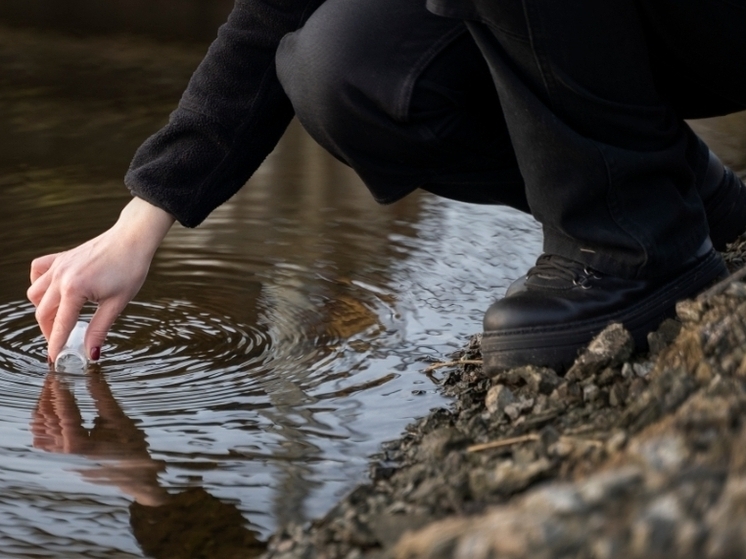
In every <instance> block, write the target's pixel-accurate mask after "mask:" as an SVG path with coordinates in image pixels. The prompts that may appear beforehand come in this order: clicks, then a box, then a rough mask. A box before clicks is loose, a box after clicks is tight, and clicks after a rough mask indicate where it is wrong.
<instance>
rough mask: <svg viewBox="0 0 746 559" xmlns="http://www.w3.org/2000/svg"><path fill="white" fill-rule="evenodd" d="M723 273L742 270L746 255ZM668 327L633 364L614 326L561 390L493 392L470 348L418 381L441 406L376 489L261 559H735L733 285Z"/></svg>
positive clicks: (382, 464)
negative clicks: (439, 395) (432, 388)
mask: <svg viewBox="0 0 746 559" xmlns="http://www.w3.org/2000/svg"><path fill="white" fill-rule="evenodd" d="M725 258H726V262H727V263H728V265H729V267H730V268H731V270H732V271H734V270H736V269H738V268H740V267H741V266H742V265H743V264H744V261H746V240H741V241H739V242H737V243H734V244H733V245H731V246H730V247H729V250H728V252H727V253H726V254H725ZM677 315H678V316H677V320H668V321H666V322H664V323H663V324H662V325H661V327H660V328H659V330H658V331H657V332H655V333H652V334H651V335H650V337H649V341H650V351H649V352H647V353H645V354H642V355H636V354H634V353H633V348H632V345H633V344H632V340H631V338H630V337H629V334H628V333H627V332H626V331H625V330H624V329H622V328H620V327H615V326H612V327H610V328H608V329H607V330H605V331H604V332H603V333H602V334H600V335H599V337H598V338H597V339H596V340H595V341H594V342H593V343H592V344H591V345H590V346H589V348H588V350H587V351H586V352H585V353H584V354H583V355H582V356H581V357H580V358H579V359H578V361H577V362H576V363H575V365H574V366H573V367H572V368H571V369H570V370H569V371H568V372H567V374H566V375H564V376H563V377H561V376H558V375H557V374H555V373H554V371H552V370H549V369H541V368H535V367H524V368H521V369H517V370H513V371H509V372H507V373H505V374H502V375H500V376H498V377H496V378H492V379H490V378H487V377H486V376H485V375H484V374H483V373H482V370H481V366H480V364H479V361H480V358H481V355H480V352H479V347H480V339H479V336H475V337H473V338H472V339H471V340H470V342H469V344H468V346H467V347H466V348H465V349H463V350H462V351H461V352H459V354H458V355H455V356H453V361H452V362H451V363H449V364H435V365H432V366H431V367H430V368H429V371H430V373H429V374H431V375H433V376H434V377H435V378H437V379H438V381H439V383H440V385H441V386H442V390H443V391H444V393H446V394H447V395H449V396H451V397H453V398H454V401H453V404H452V406H451V407H449V408H447V409H446V408H443V409H436V410H433V411H432V412H431V413H430V414H429V415H428V416H427V417H425V418H423V419H421V420H420V421H417V422H416V423H414V424H412V425H410V426H409V428H408V429H407V430H406V432H405V433H404V434H403V435H402V436H401V437H400V438H398V439H396V440H394V441H392V442H390V443H388V444H386V445H384V448H383V449H382V451H381V453H380V454H379V455H377V456H376V457H374V460H373V461H372V463H371V468H370V482H369V483H366V484H364V485H360V486H359V487H357V488H356V489H355V490H354V491H352V492H351V493H350V494H348V495H347V496H346V497H345V498H344V499H343V500H342V501H341V502H340V503H339V504H338V505H337V506H335V507H334V508H333V509H332V510H331V511H330V512H329V513H328V514H327V515H326V516H325V517H324V518H322V519H320V520H318V521H316V522H314V523H312V524H311V525H306V526H287V527H285V528H284V529H283V530H282V531H280V532H278V533H277V534H276V535H275V536H274V537H273V538H272V540H271V541H270V544H269V548H268V552H267V554H266V555H265V557H267V558H272V559H299V558H329V559H331V558H335V559H336V558H358V557H369V558H381V559H383V558H397V559H405V558H407V559H409V558H415V557H416V558H425V557H428V558H443V559H445V558H463V559H466V558H469V559H479V558H487V557H516V558H517V557H532V558H537V557H538V558H544V557H546V558H550V557H551V558H554V557H558V558H559V557H594V558H615V557H620V558H621V557H625V558H627V557H646V558H649V557H663V556H666V557H692V558H694V557H698V558H699V557H713V558H715V557H717V558H720V557H723V558H725V557H741V556H746V530H744V528H745V527H746V513H745V512H744V511H746V425H744V422H743V420H742V417H743V414H744V411H746V284H744V282H743V278H742V277H741V276H739V274H738V273H736V274H734V275H733V276H731V277H730V278H729V279H728V280H726V281H725V282H722V283H721V284H719V285H718V286H716V287H714V288H712V289H710V290H708V291H707V292H705V293H703V294H702V295H700V297H698V298H697V299H696V300H694V301H686V302H682V303H680V304H679V305H678V307H677ZM441 365H442V366H441Z"/></svg>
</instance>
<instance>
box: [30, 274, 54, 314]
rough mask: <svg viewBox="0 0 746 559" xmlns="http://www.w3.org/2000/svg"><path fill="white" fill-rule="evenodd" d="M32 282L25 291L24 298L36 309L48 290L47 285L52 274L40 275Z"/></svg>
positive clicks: (50, 281)
mask: <svg viewBox="0 0 746 559" xmlns="http://www.w3.org/2000/svg"><path fill="white" fill-rule="evenodd" d="M32 281H33V283H32V284H31V287H29V288H28V289H27V290H26V297H27V298H28V300H29V301H31V302H32V303H33V305H34V306H35V307H38V306H39V303H40V302H41V300H42V298H43V297H44V294H45V293H46V292H47V290H48V289H49V285H50V284H51V283H52V274H42V275H41V276H39V277H37V278H36V279H35V280H32Z"/></svg>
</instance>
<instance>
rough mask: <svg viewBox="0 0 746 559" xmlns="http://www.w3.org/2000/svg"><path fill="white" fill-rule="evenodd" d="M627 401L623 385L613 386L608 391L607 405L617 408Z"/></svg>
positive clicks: (625, 389) (625, 388)
mask: <svg viewBox="0 0 746 559" xmlns="http://www.w3.org/2000/svg"><path fill="white" fill-rule="evenodd" d="M626 400H627V387H626V386H624V385H623V384H615V385H614V386H612V387H611V390H609V404H611V405H612V406H614V407H615V408H618V407H620V406H623V405H624V402H625V401H626Z"/></svg>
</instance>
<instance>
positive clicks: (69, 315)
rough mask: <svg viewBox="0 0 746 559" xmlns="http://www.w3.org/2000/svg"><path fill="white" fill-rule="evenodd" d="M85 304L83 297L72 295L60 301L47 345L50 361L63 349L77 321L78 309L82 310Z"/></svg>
mask: <svg viewBox="0 0 746 559" xmlns="http://www.w3.org/2000/svg"><path fill="white" fill-rule="evenodd" d="M85 302H86V298H85V297H81V296H72V295H71V296H67V297H63V298H62V299H61V300H60V303H59V308H58V309H57V315H56V316H55V317H54V324H53V326H52V332H51V335H50V336H49V338H48V343H47V353H48V355H49V359H50V360H51V361H54V360H55V359H57V355H58V354H59V352H60V350H62V348H63V347H64V345H65V342H66V341H67V338H68V337H69V336H70V332H72V330H73V328H74V327H75V323H76V322H77V321H78V316H79V315H80V309H82V308H83V305H84V304H85Z"/></svg>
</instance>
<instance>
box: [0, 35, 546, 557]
mask: <svg viewBox="0 0 746 559" xmlns="http://www.w3.org/2000/svg"><path fill="white" fill-rule="evenodd" d="M203 50H204V46H203V45H195V46H190V45H188V44H187V45H185V44H178V45H177V44H169V43H162V42H157V41H154V40H148V39H143V38H135V37H126V36H115V37H98V38H95V37H88V38H85V37H72V36H66V35H64V34H55V33H51V32H49V31H45V32H43V33H42V32H34V31H22V30H14V29H9V28H0V70H1V71H0V119H2V121H3V123H4V124H5V126H4V129H5V134H4V135H3V137H2V139H0V148H1V149H0V185H2V197H3V198H2V199H3V204H2V205H0V217H1V218H2V221H3V228H2V230H1V231H0V246H2V247H3V250H2V252H1V253H0V264H1V266H0V337H1V340H2V341H1V342H0V455H2V459H1V460H0V549H2V554H3V556H4V557H6V556H7V557H18V558H26V557H44V556H49V557H116V558H120V557H146V556H154V557H155V556H170V557H176V556H178V555H177V554H176V552H175V551H174V548H173V546H174V545H177V544H179V542H180V535H181V536H183V534H185V533H189V534H191V535H193V539H194V538H196V539H200V538H201V539H202V540H203V541H201V542H196V543H194V542H192V543H194V545H195V546H198V545H202V546H203V548H204V549H208V548H209V546H210V545H213V546H214V545H217V544H216V543H215V540H216V538H214V537H213V536H214V534H215V533H218V532H219V533H220V534H222V535H221V537H220V538H219V539H220V540H221V541H222V544H221V545H224V546H228V547H225V548H222V549H220V550H217V551H216V549H217V548H211V549H213V555H214V556H219V557H228V556H230V553H232V551H231V550H232V549H234V548H235V547H238V548H241V549H248V548H250V547H251V546H252V545H253V543H255V542H256V540H257V539H258V540H265V539H266V537H267V536H268V535H269V534H270V533H271V531H272V530H273V529H275V528H276V527H277V526H278V525H279V524H282V523H286V522H291V521H294V522H303V521H305V520H307V519H310V518H314V517H317V516H319V515H321V514H323V513H324V512H325V511H326V510H328V509H329V508H330V507H331V506H332V504H333V503H334V501H335V500H336V499H337V498H338V497H339V496H341V495H342V494H344V493H345V492H346V491H348V490H349V489H350V488H351V487H352V486H353V485H354V484H355V483H357V482H360V481H362V480H364V479H365V475H366V472H367V465H368V457H369V456H370V455H371V454H372V453H374V452H376V451H377V450H378V449H379V447H380V444H381V442H382V441H385V440H387V439H391V438H394V437H396V436H397V435H398V434H399V433H400V432H401V430H402V429H403V427H404V426H405V425H406V424H407V423H408V422H410V421H411V420H412V419H413V418H416V417H420V416H423V415H424V414H426V413H427V411H428V410H429V409H431V408H433V407H437V406H442V405H444V404H445V403H446V402H445V400H444V399H443V398H442V396H440V394H439V393H438V390H437V386H436V385H435V384H434V383H433V381H432V380H431V379H429V378H428V377H427V376H426V375H424V374H423V372H422V371H423V369H424V368H425V366H426V364H427V361H428V360H431V359H440V358H443V357H445V356H447V355H448V354H449V353H450V352H452V351H454V350H456V349H458V348H459V347H461V346H462V345H463V344H464V343H465V342H466V341H467V339H468V337H469V336H470V335H472V334H474V333H476V332H478V331H479V330H480V323H481V317H482V313H483V311H484V309H485V308H486V306H487V305H488V304H489V303H490V302H491V301H492V300H493V299H494V297H496V296H498V295H500V294H501V293H502V292H503V291H504V288H505V287H506V286H507V284H508V283H509V281H510V280H511V279H513V278H515V277H517V276H518V275H520V274H522V273H523V272H524V271H525V269H527V268H528V266H530V265H531V263H532V262H533V260H534V259H535V257H536V255H537V253H538V251H539V234H538V230H537V228H536V226H535V224H534V223H533V222H532V221H531V220H530V219H528V218H527V217H526V216H522V215H520V214H518V213H515V212H512V211H509V210H505V209H500V208H490V207H480V206H469V205H465V204H458V203H455V202H450V201H446V200H440V199H437V198H435V197H432V196H430V195H427V194H419V193H418V194H415V195H412V196H410V197H408V198H407V199H405V200H403V201H401V202H399V203H396V204H394V205H392V206H386V207H382V206H378V205H376V204H375V203H374V202H373V201H372V199H371V197H370V195H369V194H368V192H367V190H366V189H365V187H364V186H363V185H362V184H361V183H360V181H359V180H358V179H357V178H356V176H355V175H354V174H353V173H352V172H351V171H349V169H347V168H345V167H344V166H342V165H341V164H339V163H338V162H336V161H335V160H333V159H332V158H331V157H329V156H328V155H326V154H325V153H324V152H323V151H322V150H321V149H320V148H319V147H318V146H316V145H315V143H314V142H313V141H312V140H310V139H309V138H308V137H307V136H306V135H305V134H304V133H303V131H302V130H301V129H300V127H299V126H298V125H297V124H295V123H294V124H293V125H291V127H290V129H289V130H288V133H287V134H286V136H285V137H284V138H283V140H282V142H281V143H280V145H279V146H278V148H277V150H276V151H275V152H274V153H273V154H272V155H271V156H270V157H269V158H268V159H267V160H266V162H265V164H264V165H263V166H262V167H261V168H260V170H259V171H258V172H257V173H256V175H255V176H254V177H253V178H252V180H251V181H250V182H249V184H248V185H247V186H246V187H245V188H244V189H243V190H242V191H241V192H240V193H239V194H238V195H237V196H236V197H234V198H233V199H232V200H231V201H229V202H228V203H227V204H225V205H224V206H222V207H221V208H219V209H218V210H217V211H216V212H214V214H213V215H212V216H211V217H210V218H209V219H208V220H207V221H206V222H205V223H204V225H202V226H201V227H199V228H198V229H195V230H187V229H184V228H181V227H180V226H177V227H175V228H174V229H173V231H172V232H171V233H170V234H169V236H168V237H167V239H166V241H165V243H164V245H163V247H162V248H161V250H160V251H159V252H158V254H157V256H156V259H155V261H154V263H153V267H152V269H151V274H150V277H149V279H148V281H147V282H146V284H145V286H144V287H143V289H142V291H141V292H140V294H139V295H138V296H137V298H136V300H135V301H134V302H133V303H132V304H131V305H130V306H129V307H128V308H127V309H126V310H125V312H124V314H123V315H122V316H121V317H120V319H119V321H118V322H117V323H116V325H115V327H114V329H113V331H112V332H111V335H110V337H109V339H108V343H107V345H106V346H105V347H104V348H103V354H104V359H103V360H102V362H101V364H100V366H99V367H96V368H94V369H93V370H91V371H90V372H89V374H88V375H86V376H81V375H78V376H75V375H72V376H65V375H55V374H51V373H50V372H49V370H48V367H47V365H46V355H45V346H44V342H43V339H42V337H41V335H40V333H39V332H38V329H37V327H36V325H35V322H34V318H33V309H32V307H31V305H30V304H29V303H27V302H26V301H25V290H26V288H27V285H28V266H29V262H30V261H31V259H32V258H33V257H34V256H37V255H40V254H43V253H46V252H51V251H57V250H64V249H66V248H69V247H71V246H73V245H74V244H76V243H78V242H81V241H83V240H85V239H87V238H89V237H91V236H93V235H96V234H97V233H99V232H100V231H102V230H103V229H105V228H106V227H108V226H109V225H110V224H111V223H112V222H113V221H114V220H115V219H116V216H117V214H118V211H119V209H120V208H121V207H122V206H123V205H124V204H125V203H126V201H127V200H128V199H129V194H128V193H127V191H126V189H125V188H124V187H123V186H122V184H121V177H122V176H123V174H124V172H125V169H126V166H127V164H128V162H129V159H130V157H131V155H132V153H133V152H134V150H135V149H136V148H137V146H138V145H139V144H140V142H142V141H143V140H144V138H145V137H147V135H148V134H150V133H152V132H153V131H155V130H157V128H158V127H159V126H161V125H162V124H163V123H164V122H165V120H166V118H167V115H168V112H169V111H170V110H171V109H172V108H173V106H174V104H175V102H176V101H177V99H178V97H179V94H180V92H181V90H182V88H183V87H184V84H185V82H186V80H187V79H188V76H189V75H190V73H191V71H192V69H193V68H194V66H195V65H196V64H197V62H198V61H199V59H200V58H201V56H202V51H203ZM91 310H92V309H86V314H87V315H88V316H90V312H91ZM209 519H212V521H210V520H209ZM210 522H212V524H211V523H210ZM154 527H155V528H154ZM216 530H217V532H216ZM183 539H184V538H183V537H181V540H183ZM205 542H207V543H205ZM210 542H212V543H210ZM182 543H183V542H182ZM169 546H171V547H169ZM205 546H206V547H205ZM230 546H233V548H231V547H230Z"/></svg>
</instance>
